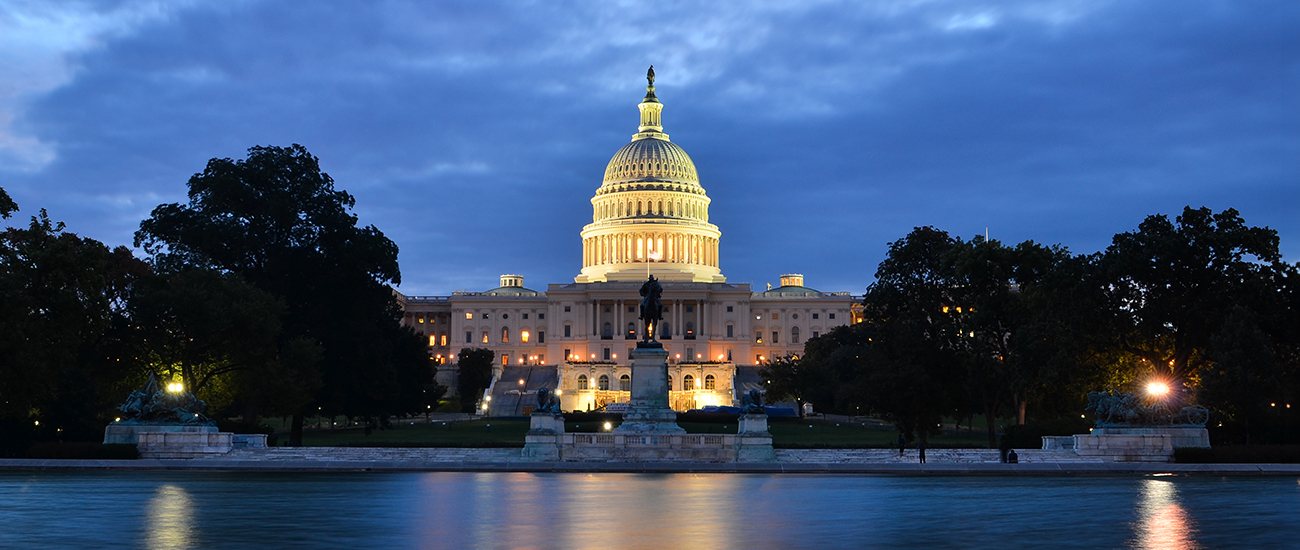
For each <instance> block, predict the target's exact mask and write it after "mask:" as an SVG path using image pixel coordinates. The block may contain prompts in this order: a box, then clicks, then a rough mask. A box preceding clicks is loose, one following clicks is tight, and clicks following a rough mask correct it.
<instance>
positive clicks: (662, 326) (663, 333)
mask: <svg viewBox="0 0 1300 550" xmlns="http://www.w3.org/2000/svg"><path fill="white" fill-rule="evenodd" d="M659 337H660V338H672V337H673V327H672V325H671V324H668V323H659Z"/></svg>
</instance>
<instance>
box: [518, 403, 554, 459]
mask: <svg viewBox="0 0 1300 550" xmlns="http://www.w3.org/2000/svg"><path fill="white" fill-rule="evenodd" d="M529 424H530V428H529V430H528V433H526V434H524V451H523V457H524V458H530V459H533V460H542V461H558V460H560V459H561V458H562V456H563V455H562V453H561V452H560V445H561V443H562V441H561V440H562V437H561V436H563V435H564V417H563V416H561V415H558V414H555V413H549V412H547V413H533V414H532V415H531V416H529Z"/></svg>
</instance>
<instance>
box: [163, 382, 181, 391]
mask: <svg viewBox="0 0 1300 550" xmlns="http://www.w3.org/2000/svg"><path fill="white" fill-rule="evenodd" d="M183 389H185V386H183V385H181V383H180V382H168V383H167V391H169V392H171V393H180V392H181V390H183Z"/></svg>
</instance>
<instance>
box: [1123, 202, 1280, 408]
mask: <svg viewBox="0 0 1300 550" xmlns="http://www.w3.org/2000/svg"><path fill="white" fill-rule="evenodd" d="M1280 261H1281V254H1280V253H1279V252H1278V237H1277V232H1276V231H1274V230H1272V229H1269V228H1266V227H1250V226H1247V225H1246V223H1245V221H1244V220H1242V218H1241V216H1240V215H1239V214H1238V212H1237V211H1236V210H1233V209H1231V208H1229V209H1227V210H1224V211H1223V212H1220V213H1218V214H1215V213H1213V212H1212V211H1211V210H1210V209H1208V208H1199V209H1192V208H1191V207H1186V208H1184V209H1183V213H1182V215H1180V216H1178V217H1177V218H1176V219H1175V221H1174V222H1170V221H1169V219H1168V217H1166V216H1164V215H1154V216H1149V217H1147V218H1146V220H1144V221H1143V222H1142V223H1141V224H1140V225H1139V226H1138V230H1137V231H1134V232H1128V233H1120V234H1118V235H1116V236H1115V238H1114V240H1113V242H1112V244H1111V246H1110V247H1109V248H1107V249H1106V252H1105V254H1104V255H1103V256H1102V257H1101V258H1100V259H1099V268H1100V270H1101V277H1100V281H1099V282H1098V285H1099V287H1100V288H1102V289H1103V290H1104V292H1105V295H1106V296H1105V299H1106V300H1107V301H1108V303H1107V304H1106V306H1107V307H1106V308H1105V310H1106V311H1108V312H1109V313H1110V315H1109V318H1108V319H1106V321H1107V326H1106V327H1105V329H1106V330H1107V331H1109V332H1110V333H1111V334H1113V335H1114V340H1113V346H1114V347H1115V348H1116V349H1119V350H1122V351H1124V352H1127V353H1131V354H1133V355H1134V356H1136V357H1138V358H1140V359H1141V360H1142V361H1143V362H1144V363H1145V364H1146V365H1147V366H1148V368H1149V369H1150V371H1151V372H1153V373H1154V375H1156V376H1158V377H1162V378H1166V379H1167V380H1168V381H1169V382H1171V384H1170V385H1171V387H1174V388H1183V390H1182V391H1181V393H1182V396H1183V397H1188V396H1190V395H1189V393H1190V391H1191V390H1193V389H1194V388H1195V387H1196V385H1197V384H1198V382H1199V379H1200V375H1201V370H1202V368H1203V367H1204V366H1205V365H1206V364H1207V362H1208V361H1209V360H1210V355H1209V351H1210V350H1209V348H1210V344H1211V339H1212V338H1213V337H1214V335H1215V334H1218V333H1219V332H1220V328H1221V325H1222V323H1223V320H1224V319H1225V318H1226V317H1227V316H1228V314H1229V312H1230V311H1231V310H1232V309H1233V307H1235V306H1239V305H1240V306H1243V307H1246V308H1248V309H1252V310H1255V311H1259V310H1260V309H1261V308H1264V307H1267V306H1266V302H1267V301H1268V300H1269V298H1268V296H1269V292H1268V289H1269V288H1270V287H1271V286H1272V285H1271V281H1272V280H1273V279H1274V278H1275V277H1276V272H1277V271H1278V270H1279V269H1280Z"/></svg>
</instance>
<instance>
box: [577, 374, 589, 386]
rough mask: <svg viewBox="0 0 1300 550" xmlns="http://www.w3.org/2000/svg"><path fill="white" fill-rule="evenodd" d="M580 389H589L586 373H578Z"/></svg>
mask: <svg viewBox="0 0 1300 550" xmlns="http://www.w3.org/2000/svg"><path fill="white" fill-rule="evenodd" d="M578 389H580V390H585V389H587V375H585V374H579V375H578Z"/></svg>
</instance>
